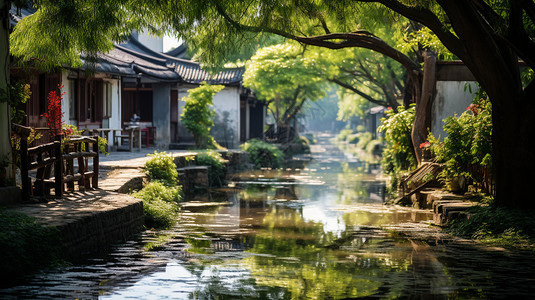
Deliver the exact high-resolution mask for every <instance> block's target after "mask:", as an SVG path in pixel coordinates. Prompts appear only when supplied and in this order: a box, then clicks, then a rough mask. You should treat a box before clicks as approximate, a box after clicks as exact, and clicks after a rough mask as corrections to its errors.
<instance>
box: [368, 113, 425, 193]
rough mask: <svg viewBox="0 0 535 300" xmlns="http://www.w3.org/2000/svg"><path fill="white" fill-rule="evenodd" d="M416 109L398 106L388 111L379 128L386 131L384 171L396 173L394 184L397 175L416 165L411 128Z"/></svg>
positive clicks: (393, 184) (382, 162) (391, 173)
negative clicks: (396, 108) (396, 110)
mask: <svg viewBox="0 0 535 300" xmlns="http://www.w3.org/2000/svg"><path fill="white" fill-rule="evenodd" d="M414 114H415V109H414V106H411V107H409V108H407V109H405V108H404V107H403V106H399V107H398V112H397V113H396V112H395V111H394V110H392V109H390V110H387V111H386V115H387V117H386V118H383V119H381V122H382V125H381V126H380V127H379V128H378V129H377V131H379V132H383V133H384V141H385V148H384V151H383V160H382V161H381V164H382V166H383V172H384V173H385V174H390V175H394V177H393V179H394V180H392V186H393V187H394V186H395V185H396V184H397V177H396V176H397V175H398V174H400V173H401V172H404V171H408V170H411V169H413V168H415V167H416V165H417V161H416V156H415V154H414V148H413V145H412V138H411V130H412V124H413V122H414Z"/></svg>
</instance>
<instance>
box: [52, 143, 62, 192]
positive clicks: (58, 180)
mask: <svg viewBox="0 0 535 300" xmlns="http://www.w3.org/2000/svg"><path fill="white" fill-rule="evenodd" d="M54 156H55V157H56V162H55V163H54V192H55V194H56V198H61V197H63V155H62V153H61V142H59V141H55V142H54Z"/></svg>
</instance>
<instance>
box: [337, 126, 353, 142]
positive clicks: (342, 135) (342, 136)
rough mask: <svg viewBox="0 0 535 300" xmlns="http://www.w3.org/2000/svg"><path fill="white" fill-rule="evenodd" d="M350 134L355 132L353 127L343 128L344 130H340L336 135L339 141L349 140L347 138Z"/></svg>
mask: <svg viewBox="0 0 535 300" xmlns="http://www.w3.org/2000/svg"><path fill="white" fill-rule="evenodd" d="M350 134H353V129H349V128H346V129H342V130H340V132H339V133H338V135H337V136H336V139H337V140H339V141H345V140H347V138H348V136H349V135H350Z"/></svg>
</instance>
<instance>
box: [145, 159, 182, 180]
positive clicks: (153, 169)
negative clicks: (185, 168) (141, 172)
mask: <svg viewBox="0 0 535 300" xmlns="http://www.w3.org/2000/svg"><path fill="white" fill-rule="evenodd" d="M149 156H151V157H152V158H151V159H150V160H149V161H147V162H146V163H145V173H146V174H147V176H149V178H150V179H151V180H160V181H163V182H164V183H165V184H166V185H168V186H175V185H176V184H177V178H178V172H177V170H176V165H175V163H174V161H173V158H172V157H171V156H169V155H167V153H166V152H157V151H154V154H149Z"/></svg>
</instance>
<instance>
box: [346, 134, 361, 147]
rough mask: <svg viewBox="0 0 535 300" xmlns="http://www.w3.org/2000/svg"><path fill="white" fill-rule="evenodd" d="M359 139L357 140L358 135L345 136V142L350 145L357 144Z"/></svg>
mask: <svg viewBox="0 0 535 300" xmlns="http://www.w3.org/2000/svg"><path fill="white" fill-rule="evenodd" d="M359 140H360V138H359V134H358V133H356V134H350V135H348V136H347V142H348V143H350V144H353V145H355V144H357V143H358V142H359Z"/></svg>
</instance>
